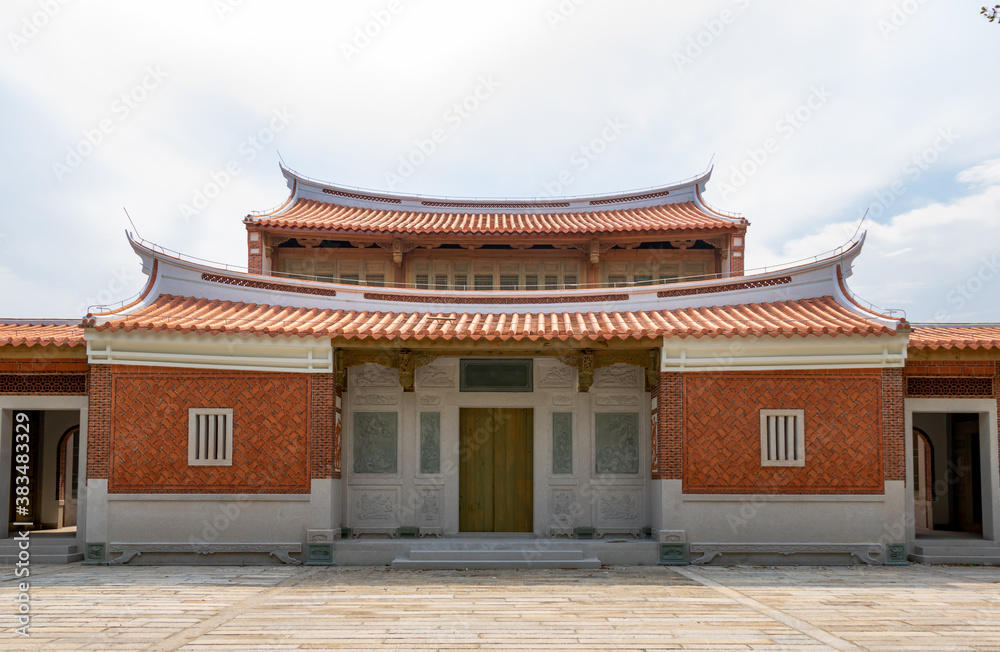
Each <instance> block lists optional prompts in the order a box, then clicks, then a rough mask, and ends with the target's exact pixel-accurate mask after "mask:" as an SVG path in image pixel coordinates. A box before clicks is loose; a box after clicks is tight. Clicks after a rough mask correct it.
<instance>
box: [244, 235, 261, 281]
mask: <svg viewBox="0 0 1000 652" xmlns="http://www.w3.org/2000/svg"><path fill="white" fill-rule="evenodd" d="M254 236H257V240H254V239H253V237H254ZM247 271H249V272H250V273H251V274H263V273H264V234H263V233H260V232H259V231H251V230H249V229H247Z"/></svg>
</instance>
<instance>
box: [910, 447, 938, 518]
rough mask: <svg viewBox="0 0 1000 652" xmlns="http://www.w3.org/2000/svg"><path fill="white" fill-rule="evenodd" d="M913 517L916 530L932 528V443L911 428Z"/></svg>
mask: <svg viewBox="0 0 1000 652" xmlns="http://www.w3.org/2000/svg"><path fill="white" fill-rule="evenodd" d="M913 512H914V514H913V518H914V524H915V526H916V529H917V530H918V531H920V530H933V529H934V445H933V444H932V443H931V440H930V437H928V436H927V433H926V432H924V431H923V430H921V429H920V428H914V429H913Z"/></svg>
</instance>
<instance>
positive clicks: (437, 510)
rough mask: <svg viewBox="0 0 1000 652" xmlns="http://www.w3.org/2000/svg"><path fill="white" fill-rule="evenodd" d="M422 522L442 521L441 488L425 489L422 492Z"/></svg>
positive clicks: (427, 523) (423, 523) (428, 523)
mask: <svg viewBox="0 0 1000 652" xmlns="http://www.w3.org/2000/svg"><path fill="white" fill-rule="evenodd" d="M419 518H420V523H421V524H422V525H434V524H436V523H440V522H441V490H440V489H424V490H423V491H421V492H420V514H419Z"/></svg>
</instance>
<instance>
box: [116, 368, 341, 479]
mask: <svg viewBox="0 0 1000 652" xmlns="http://www.w3.org/2000/svg"><path fill="white" fill-rule="evenodd" d="M312 382H313V379H312V378H311V376H307V375H302V374H280V373H253V372H223V371H193V370H192V371H187V370H177V369H153V368H140V367H117V366H116V367H114V370H113V376H112V378H111V396H112V400H111V416H112V419H111V433H112V435H111V447H110V461H111V464H110V478H109V491H110V492H112V493H253V494H259V493H294V494H302V493H308V492H309V491H310V483H309V476H310V469H311V465H310V449H311V446H310V434H311V432H312V431H313V429H314V428H315V427H316V424H317V423H321V422H322V418H321V419H319V420H318V421H313V419H312V416H311V414H310V412H311V409H310V408H311V405H310V403H311V400H310V398H311V397H312V396H313V395H314V394H313V390H312V389H311V387H310V385H311V384H312ZM317 391H321V390H317ZM191 408H233V409H234V415H233V423H234V427H233V464H232V466H228V467H227V466H188V463H187V460H188V410H189V409H191Z"/></svg>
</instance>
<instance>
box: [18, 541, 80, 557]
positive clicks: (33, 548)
mask: <svg viewBox="0 0 1000 652" xmlns="http://www.w3.org/2000/svg"><path fill="white" fill-rule="evenodd" d="M20 551H21V548H20V547H18V545H17V544H16V543H11V542H9V541H8V542H4V543H3V544H0V556H2V555H6V556H10V555H13V556H17V555H18V554H19V553H20ZM28 551H29V552H30V553H31V556H32V557H34V556H35V555H68V554H70V553H75V552H77V547H76V544H75V543H43V542H41V541H32V542H31V545H30V546H29V547H28Z"/></svg>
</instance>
